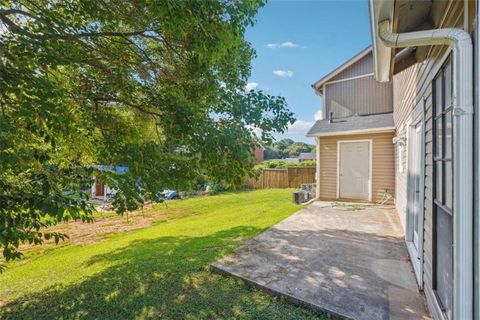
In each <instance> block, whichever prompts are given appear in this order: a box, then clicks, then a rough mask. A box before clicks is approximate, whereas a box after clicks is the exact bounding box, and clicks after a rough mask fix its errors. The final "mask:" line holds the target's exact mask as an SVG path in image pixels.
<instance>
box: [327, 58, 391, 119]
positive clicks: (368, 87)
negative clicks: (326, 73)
mask: <svg viewBox="0 0 480 320" xmlns="http://www.w3.org/2000/svg"><path fill="white" fill-rule="evenodd" d="M372 73H373V55H372V53H371V52H370V53H369V54H367V55H366V56H365V57H363V58H362V59H360V60H359V61H357V62H355V63H354V64H353V65H351V66H350V67H348V68H347V69H345V70H343V71H342V72H340V73H339V74H338V75H336V76H335V77H333V78H332V79H330V80H329V82H334V81H338V80H343V79H348V78H352V77H358V76H364V75H369V76H366V77H363V78H358V79H351V80H345V81H342V82H336V83H329V82H327V83H326V85H325V86H326V87H325V93H324V94H325V104H326V108H325V110H326V115H328V114H330V112H333V117H334V118H344V117H350V116H354V115H366V114H376V113H386V112H392V111H393V96H392V84H391V83H379V82H376V81H375V79H374V78H373V74H372Z"/></svg>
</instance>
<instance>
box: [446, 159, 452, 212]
mask: <svg viewBox="0 0 480 320" xmlns="http://www.w3.org/2000/svg"><path fill="white" fill-rule="evenodd" d="M445 205H446V206H447V207H449V208H450V209H452V205H453V169H452V161H446V162H445Z"/></svg>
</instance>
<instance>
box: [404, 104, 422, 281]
mask: <svg viewBox="0 0 480 320" xmlns="http://www.w3.org/2000/svg"><path fill="white" fill-rule="evenodd" d="M424 104H425V101H424V100H423V99H422V100H421V101H420V102H419V103H418V104H417V106H416V107H415V110H414V112H413V113H412V118H411V119H410V120H409V121H408V123H407V217H406V218H407V219H406V220H407V223H406V224H407V226H406V232H405V242H406V244H407V249H408V253H409V255H410V258H411V261H412V265H413V269H414V271H415V276H416V279H417V283H418V286H419V287H420V288H423V260H424V257H423V237H424V232H425V230H424V227H423V222H424V218H425V210H424V209H425V208H424V207H425V203H424V202H425V121H424V114H423V109H424V108H423V107H424ZM418 125H421V139H420V155H419V157H418V159H419V160H420V164H419V167H420V194H419V196H418V197H419V199H420V203H419V207H420V208H418V210H417V212H418V214H419V217H418V220H419V223H418V248H417V247H416V246H415V245H414V242H413V236H414V235H413V228H414V224H413V221H412V214H413V208H412V203H413V198H414V197H415V195H414V194H413V192H414V191H413V190H414V186H413V183H414V180H413V179H412V178H411V176H410V172H411V169H412V167H413V163H412V161H413V159H414V157H413V156H412V155H413V150H414V149H415V148H416V146H415V145H414V144H413V141H416V140H415V138H416V137H415V134H416V128H417V126H418Z"/></svg>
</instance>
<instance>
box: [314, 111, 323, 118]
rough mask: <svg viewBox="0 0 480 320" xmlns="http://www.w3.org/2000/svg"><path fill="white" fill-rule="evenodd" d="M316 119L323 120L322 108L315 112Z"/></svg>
mask: <svg viewBox="0 0 480 320" xmlns="http://www.w3.org/2000/svg"><path fill="white" fill-rule="evenodd" d="M314 118H315V120H322V119H323V114H322V110H321V109H320V110H318V111H317V112H316V113H315V116H314Z"/></svg>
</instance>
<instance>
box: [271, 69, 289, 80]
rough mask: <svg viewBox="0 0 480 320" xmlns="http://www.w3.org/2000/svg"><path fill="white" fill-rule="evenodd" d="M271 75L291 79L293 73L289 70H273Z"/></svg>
mask: <svg viewBox="0 0 480 320" xmlns="http://www.w3.org/2000/svg"><path fill="white" fill-rule="evenodd" d="M273 74H274V75H276V76H278V77H281V78H291V77H293V71H291V70H275V71H273Z"/></svg>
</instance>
